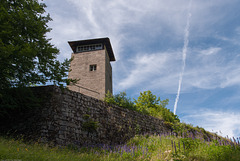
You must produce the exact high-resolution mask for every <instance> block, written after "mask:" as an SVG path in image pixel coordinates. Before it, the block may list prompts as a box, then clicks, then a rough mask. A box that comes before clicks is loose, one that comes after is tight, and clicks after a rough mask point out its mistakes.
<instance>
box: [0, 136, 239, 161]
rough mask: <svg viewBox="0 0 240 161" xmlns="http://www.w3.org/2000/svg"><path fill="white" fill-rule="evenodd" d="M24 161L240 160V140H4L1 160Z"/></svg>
mask: <svg viewBox="0 0 240 161" xmlns="http://www.w3.org/2000/svg"><path fill="white" fill-rule="evenodd" d="M7 159H8V160H21V161H29V160H31V161H39V160H40V161H55V160H56V161H75V160H76V161H77V160H81V161H85V160H86V161H106V160H109V161H111V160H113V161H118V160H124V161H125V160H129V161H132V160H145V161H150V160H152V161H155V160H183V161H184V160H187V161H188V160H195V161H202V160H206V161H228V160H229V161H238V160H240V145H239V138H237V139H233V140H232V141H230V140H215V141H211V142H205V141H202V140H199V139H194V138H181V137H175V136H164V135H161V136H148V135H145V136H135V137H134V138H132V139H131V140H130V141H128V142H127V143H126V144H124V145H117V146H108V145H99V146H95V147H92V146H90V145H89V146H86V147H81V148H78V147H76V146H74V145H69V146H67V147H50V146H48V145H46V144H39V143H37V142H36V143H24V142H23V141H22V140H14V139H11V138H5V137H0V160H7Z"/></svg>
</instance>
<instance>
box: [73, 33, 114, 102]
mask: <svg viewBox="0 0 240 161" xmlns="http://www.w3.org/2000/svg"><path fill="white" fill-rule="evenodd" d="M68 43H69V45H70V47H71V48H72V51H73V53H72V58H73V60H72V62H71V64H70V71H69V74H68V78H70V79H77V80H78V82H77V83H76V84H70V85H68V88H69V89H70V90H72V91H76V92H80V93H82V94H85V95H87V96H91V97H94V98H97V99H103V98H104V97H105V94H106V93H107V92H108V91H109V92H111V93H112V67H111V64H110V61H115V57H114V53H113V50H112V46H111V43H110V40H109V38H99V39H89V40H79V41H70V42H68Z"/></svg>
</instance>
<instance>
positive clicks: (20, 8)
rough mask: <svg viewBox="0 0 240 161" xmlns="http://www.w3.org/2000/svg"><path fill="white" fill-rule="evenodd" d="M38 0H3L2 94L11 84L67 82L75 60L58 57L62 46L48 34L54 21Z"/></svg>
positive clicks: (0, 27) (0, 41)
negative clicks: (72, 62) (50, 22)
mask: <svg viewBox="0 0 240 161" xmlns="http://www.w3.org/2000/svg"><path fill="white" fill-rule="evenodd" d="M45 7H46V5H45V4H44V3H40V2H39V1H38V0H1V1H0V95H2V90H3V89H6V88H10V87H23V86H31V85H32V84H38V83H42V84H45V83H46V82H49V81H52V82H53V83H54V84H58V85H62V84H63V82H66V81H67V79H66V76H67V73H66V72H67V71H68V68H69V64H70V61H71V60H67V59H66V60H65V61H64V62H62V63H61V62H60V61H58V60H57V56H58V54H59V50H58V49H57V48H56V47H54V46H53V45H52V44H51V43H50V39H47V38H46V34H47V33H48V32H49V31H50V30H51V29H50V28H48V26H47V23H48V22H49V21H51V18H50V16H49V14H46V13H45V9H44V8H45Z"/></svg>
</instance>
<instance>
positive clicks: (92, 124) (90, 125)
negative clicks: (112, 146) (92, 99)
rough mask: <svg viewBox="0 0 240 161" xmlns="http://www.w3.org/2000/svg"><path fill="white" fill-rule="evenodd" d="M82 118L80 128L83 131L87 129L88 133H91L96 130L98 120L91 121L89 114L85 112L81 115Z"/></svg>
mask: <svg viewBox="0 0 240 161" xmlns="http://www.w3.org/2000/svg"><path fill="white" fill-rule="evenodd" d="M83 119H84V120H85V121H84V122H83V124H82V128H83V130H84V131H87V132H88V133H93V132H96V130H97V127H98V122H97V121H93V120H92V119H91V118H90V115H88V114H85V115H84V116H83Z"/></svg>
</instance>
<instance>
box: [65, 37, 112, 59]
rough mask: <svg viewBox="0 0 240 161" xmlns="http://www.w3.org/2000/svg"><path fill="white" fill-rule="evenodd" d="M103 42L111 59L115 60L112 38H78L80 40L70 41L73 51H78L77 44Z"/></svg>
mask: <svg viewBox="0 0 240 161" xmlns="http://www.w3.org/2000/svg"><path fill="white" fill-rule="evenodd" d="M100 43H101V44H103V45H104V46H105V47H106V49H107V52H108V56H109V59H110V61H115V57H114V53H113V50H112V46H111V43H110V39H109V38H108V37H106V38H98V39H87V40H78V41H68V44H69V45H70V47H71V48H72V50H73V52H74V53H76V48H77V46H81V45H91V44H100Z"/></svg>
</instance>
